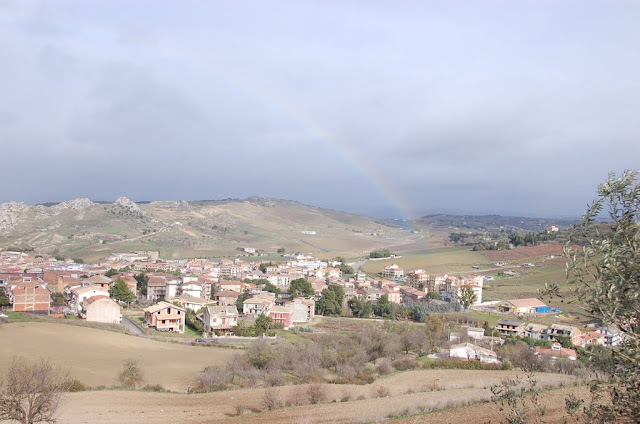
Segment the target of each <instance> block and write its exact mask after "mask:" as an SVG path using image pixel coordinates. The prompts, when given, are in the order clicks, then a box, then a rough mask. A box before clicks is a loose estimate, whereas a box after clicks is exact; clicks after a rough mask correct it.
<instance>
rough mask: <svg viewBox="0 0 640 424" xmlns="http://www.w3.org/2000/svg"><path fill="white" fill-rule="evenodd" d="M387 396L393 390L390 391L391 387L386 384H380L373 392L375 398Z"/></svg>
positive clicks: (372, 395)
mask: <svg viewBox="0 0 640 424" xmlns="http://www.w3.org/2000/svg"><path fill="white" fill-rule="evenodd" d="M387 396H391V392H390V391H389V388H387V387H385V386H378V387H376V388H375V389H374V390H373V391H372V393H371V397H373V398H383V397H387Z"/></svg>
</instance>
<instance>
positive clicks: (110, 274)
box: [104, 268, 118, 277]
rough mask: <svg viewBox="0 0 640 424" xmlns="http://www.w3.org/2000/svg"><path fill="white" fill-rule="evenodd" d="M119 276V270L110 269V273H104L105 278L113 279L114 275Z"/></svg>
mask: <svg viewBox="0 0 640 424" xmlns="http://www.w3.org/2000/svg"><path fill="white" fill-rule="evenodd" d="M117 274H118V271H117V270H115V269H113V268H110V269H109V271H107V272H105V273H104V276H105V277H113V276H114V275H117Z"/></svg>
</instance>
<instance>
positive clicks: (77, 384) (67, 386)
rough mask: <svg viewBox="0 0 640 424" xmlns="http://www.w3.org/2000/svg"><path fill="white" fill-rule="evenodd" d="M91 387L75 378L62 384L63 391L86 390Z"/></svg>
mask: <svg viewBox="0 0 640 424" xmlns="http://www.w3.org/2000/svg"><path fill="white" fill-rule="evenodd" d="M89 389H90V387H89V386H87V385H86V384H84V383H82V382H81V381H80V380H78V379H75V378H73V379H70V380H67V381H65V382H64V384H63V386H62V391H63V392H72V393H73V392H84V391H86V390H89Z"/></svg>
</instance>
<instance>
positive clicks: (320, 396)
mask: <svg viewBox="0 0 640 424" xmlns="http://www.w3.org/2000/svg"><path fill="white" fill-rule="evenodd" d="M307 399H308V400H309V403H311V404H316V403H319V402H323V401H325V400H326V399H327V389H326V388H325V387H324V386H323V385H322V384H311V385H310V386H308V387H307Z"/></svg>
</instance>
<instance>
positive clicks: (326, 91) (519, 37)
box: [0, 0, 640, 215]
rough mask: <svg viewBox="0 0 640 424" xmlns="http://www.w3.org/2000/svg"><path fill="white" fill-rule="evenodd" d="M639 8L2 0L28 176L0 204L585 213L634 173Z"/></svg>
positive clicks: (7, 132) (5, 47) (11, 119)
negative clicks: (269, 199) (258, 201)
mask: <svg viewBox="0 0 640 424" xmlns="http://www.w3.org/2000/svg"><path fill="white" fill-rule="evenodd" d="M132 17H136V19H133V18H132ZM638 18H640V7H639V6H638V4H637V3H636V2H631V1H629V2H619V3H616V7H612V6H611V4H610V3H609V2H606V1H604V0H600V1H588V2H584V1H580V2H577V1H566V2H553V3H540V2H536V1H524V2H517V3H513V2H498V3H495V2H479V3H469V4H465V7H464V8H461V7H459V5H454V4H452V3H450V2H432V3H414V2H400V3H394V5H393V7H391V6H390V5H389V4H388V3H386V2H359V1H355V2H349V3H344V4H341V5H339V6H336V5H329V4H327V3H322V2H312V1H309V2H289V1H283V2H277V3H270V4H266V3H263V2H257V1H256V2H254V1H243V2H234V3H232V4H231V3H227V2H209V3H203V2H197V1H193V2H184V3H181V6H180V7H177V6H176V5H175V3H172V2H145V1H143V2H135V3H130V2H103V3H95V2H91V3H86V2H77V1H62V2H56V3H44V4H42V3H36V2H33V3H31V2H13V3H9V2H7V3H3V4H2V5H1V7H0V19H2V20H1V21H0V22H2V25H0V54H2V57H3V66H2V67H0V80H2V81H5V82H10V83H5V84H3V87H2V97H3V100H5V101H4V102H2V103H0V138H1V139H2V140H3V143H2V148H1V149H2V150H1V151H2V154H3V157H12V158H20V159H21V160H15V161H10V162H9V163H7V165H6V169H5V172H7V173H8V174H9V175H23V177H21V179H20V180H19V181H18V182H16V183H13V184H11V185H3V186H0V201H8V200H23V201H29V202H40V201H50V200H65V199H69V198H73V197H78V196H88V197H91V198H94V199H110V198H116V197H118V196H120V195H127V196H129V197H131V198H134V199H203V198H224V197H244V196H248V195H254V194H255V195H263V196H274V197H281V198H290V199H296V200H301V201H305V202H309V203H313V204H318V205H321V206H325V207H333V208H336V209H345V210H350V211H355V212H362V213H370V214H378V215H383V214H387V213H392V212H391V211H393V210H394V209H396V207H397V205H395V204H393V201H389V200H388V199H389V197H390V196H391V197H395V198H398V199H404V200H403V201H404V202H405V203H407V204H409V208H410V209H412V210H414V211H418V212H420V211H425V210H428V209H446V208H449V209H458V210H464V211H469V212H473V211H492V212H496V213H519V214H528V215H571V214H575V215H577V214H580V213H581V212H582V211H583V209H584V205H585V204H586V203H587V202H588V201H589V200H590V199H591V198H592V197H593V194H594V192H595V187H596V185H597V183H598V182H599V181H601V180H602V179H604V178H605V177H606V174H607V172H608V171H609V170H617V171H621V170H623V169H626V168H637V167H638V164H637V159H636V158H637V157H639V156H640V143H639V142H638V139H639V136H640V127H639V126H638V120H637V116H640V79H639V76H640V57H639V56H638V55H637V54H635V52H636V51H638V50H640V29H639V28H638V26H637V22H638ZM25 164H28V166H29V169H30V173H28V175H27V174H24V173H21V170H23V169H24V167H25ZM34 164H37V166H34ZM381 181H384V184H383V185H384V187H382V186H381V184H380V183H381ZM43 182H46V184H44V183H43ZM385 191H386V192H385Z"/></svg>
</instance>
